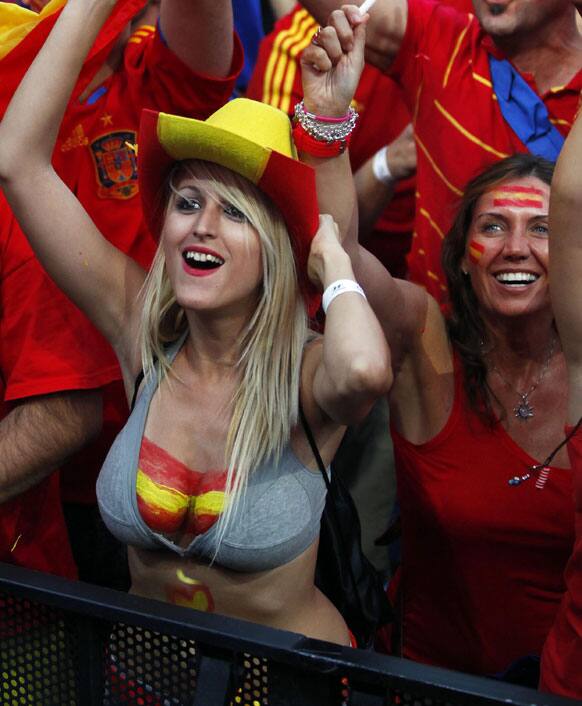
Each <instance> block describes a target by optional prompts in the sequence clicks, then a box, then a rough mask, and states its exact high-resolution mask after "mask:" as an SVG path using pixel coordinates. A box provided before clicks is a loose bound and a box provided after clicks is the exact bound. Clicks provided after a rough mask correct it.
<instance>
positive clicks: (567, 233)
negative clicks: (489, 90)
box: [550, 113, 582, 424]
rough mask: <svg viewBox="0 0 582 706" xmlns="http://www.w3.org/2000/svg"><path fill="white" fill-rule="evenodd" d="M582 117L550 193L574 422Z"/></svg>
mask: <svg viewBox="0 0 582 706" xmlns="http://www.w3.org/2000/svg"><path fill="white" fill-rule="evenodd" d="M581 213H582V116H581V115H580V113H579V114H578V118H577V119H576V122H575V123H574V126H573V127H572V130H571V131H570V134H569V135H568V138H567V139H566V142H565V144H564V147H563V148H562V152H561V153H560V157H559V159H558V163H557V165H556V171H555V173H554V178H553V179H552V189H551V192H550V291H551V296H552V308H553V310H554V314H555V316H556V323H557V325H558V329H559V332H560V340H561V342H562V346H563V349H564V354H565V356H566V362H567V365H568V377H569V395H570V397H569V399H570V402H569V411H568V416H569V421H570V422H571V423H572V424H574V423H576V422H577V421H578V419H579V418H580V416H582V306H580V298H581V297H582V222H581V220H580V214H581Z"/></svg>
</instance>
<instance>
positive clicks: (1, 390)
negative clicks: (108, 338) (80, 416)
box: [0, 193, 119, 578]
mask: <svg viewBox="0 0 582 706" xmlns="http://www.w3.org/2000/svg"><path fill="white" fill-rule="evenodd" d="M0 223H1V224H2V228H1V229H0V248H1V256H0V311H1V316H0V375H1V381H0V395H1V398H0V399H1V402H0V417H4V416H6V414H8V413H9V412H10V410H11V409H12V408H13V406H14V403H15V402H17V401H18V400H23V399H26V398H28V397H33V396H36V395H44V394H50V393H55V392H61V391H63V390H78V389H93V388H99V387H102V386H104V385H107V384H108V383H110V382H111V381H112V380H115V379H116V378H117V377H118V375H119V372H118V368H117V364H116V362H115V361H114V360H113V359H112V358H111V357H107V356H105V357H103V356H101V355H100V353H99V350H100V346H101V345H102V342H101V337H100V336H99V334H97V332H96V331H95V329H94V328H93V327H92V326H91V325H90V324H89V322H88V321H87V318H86V317H85V316H84V315H83V314H82V313H81V312H80V311H79V309H77V307H75V306H73V304H72V303H71V302H70V301H69V300H68V299H67V298H66V297H65V295H64V294H63V293H62V292H61V291H60V290H59V289H58V288H57V287H56V285H55V284H53V282H52V281H51V280H50V279H49V277H48V276H47V275H46V273H45V272H44V270H43V269H42V268H41V266H40V265H39V263H38V261H37V260H36V258H35V257H34V255H33V253H32V250H31V249H30V246H29V245H28V243H27V241H26V239H25V238H24V236H23V235H22V232H21V231H20V228H18V226H17V224H16V221H15V220H14V219H13V218H12V214H11V211H10V209H9V206H8V204H7V203H6V200H5V199H4V197H3V196H2V194H1V193H0ZM0 561H5V562H9V563H13V564H18V565H21V566H26V567H28V568H31V569H38V570H42V571H48V572H50V573H54V574H60V575H62V576H66V577H69V578H75V577H76V568H75V564H74V562H73V559H72V556H71V551H70V547H69V540H68V536H67V530H66V527H65V523H64V519H63V516H62V511H61V502H60V497H59V476H58V473H53V474H52V475H51V476H50V477H49V478H47V479H46V480H44V481H42V482H41V483H39V484H38V485H36V486H35V487H34V488H31V489H30V490H28V491H26V492H25V493H22V494H21V495H19V496H17V497H16V498H14V499H13V500H10V501H8V502H6V503H3V504H2V505H1V506H0Z"/></svg>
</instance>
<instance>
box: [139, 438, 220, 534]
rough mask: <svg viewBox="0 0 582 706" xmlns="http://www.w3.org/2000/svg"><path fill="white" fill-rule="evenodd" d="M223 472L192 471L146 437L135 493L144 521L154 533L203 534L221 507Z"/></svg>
mask: <svg viewBox="0 0 582 706" xmlns="http://www.w3.org/2000/svg"><path fill="white" fill-rule="evenodd" d="M225 481H226V472H225V471H206V472H204V473H200V472H199V471H193V470H192V469H190V468H188V466H186V465H185V464H183V463H182V462H181V461H179V460H178V459H176V458H174V457H173V456H172V455H171V454H169V453H168V452H167V451H165V450H164V449H162V448H160V447H159V446H157V445H156V444H154V443H153V442H151V441H149V439H147V438H146V437H144V438H143V440H142V445H141V451H140V457H139V464H138V471H137V479H136V495H137V504H138V508H139V512H140V514H141V516H142V518H143V520H144V522H145V523H146V524H147V525H148V527H150V528H151V529H152V530H154V531H156V532H164V533H173V532H178V531H183V532H188V533H192V534H194V535H197V534H203V533H204V532H206V531H207V530H208V529H209V528H210V527H212V525H213V524H214V523H215V522H216V520H217V519H218V517H219V516H220V514H221V512H222V510H223V509H224V504H225V496H224V485H225Z"/></svg>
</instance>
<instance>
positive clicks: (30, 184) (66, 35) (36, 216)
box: [0, 0, 145, 351]
mask: <svg viewBox="0 0 582 706" xmlns="http://www.w3.org/2000/svg"><path fill="white" fill-rule="evenodd" d="M114 5H115V0H69V2H68V3H67V4H66V5H65V7H64V9H63V11H62V13H61V15H60V17H59V19H58V20H57V22H56V24H55V26H54V28H53V30H52V32H51V34H50V35H49V37H48V39H47V40H46V42H45V44H44V46H43V47H42V49H41V51H40V52H39V53H38V55H37V57H36V58H35V60H34V62H33V63H32V64H31V66H30V68H29V70H28V72H27V73H26V75H25V77H24V79H23V80H22V82H21V84H20V86H19V87H18V89H17V91H16V93H15V94H14V96H13V98H12V101H11V102H10V105H9V107H8V109H7V111H6V114H5V116H4V119H3V120H2V123H0V186H1V187H2V189H3V191H4V193H5V195H6V197H7V199H8V201H9V203H10V205H11V207H12V209H13V211H14V214H15V215H16V218H17V219H18V221H19V222H20V225H21V227H22V229H23V231H24V232H25V234H26V235H27V237H28V239H29V241H30V243H31V245H32V247H33V249H34V250H35V252H36V254H37V256H38V258H39V260H40V261H41V262H42V264H43V266H44V267H45V269H46V270H47V271H48V273H49V274H50V275H51V277H52V278H53V279H54V280H55V282H56V283H57V284H58V285H59V287H60V288H61V289H62V290H63V291H64V292H65V293H66V294H67V295H68V296H69V297H70V298H71V299H72V300H73V301H74V302H75V303H76V304H77V305H78V306H79V307H80V308H81V309H83V310H84V311H85V313H86V314H87V315H88V316H89V317H90V318H91V319H92V321H93V322H94V323H95V325H96V326H97V327H98V328H99V329H100V330H101V331H102V332H103V333H104V335H105V336H106V337H107V338H108V340H109V341H110V342H111V343H112V344H113V345H114V346H115V347H116V348H117V350H118V351H119V350H120V347H121V348H123V346H124V340H126V339H128V338H129V337H130V336H132V335H133V331H134V327H135V321H136V320H137V317H136V316H135V315H134V310H135V299H136V296H137V293H138V291H139V288H140V286H141V284H142V282H143V279H144V276H145V273H144V272H143V270H142V269H141V268H140V267H139V266H138V265H137V264H135V263H134V262H133V261H132V260H131V259H130V258H128V257H127V256H126V255H124V254H123V253H121V252H120V251H119V250H117V248H115V247H114V246H113V245H111V244H110V243H109V242H108V241H107V240H105V238H103V237H102V235H101V234H100V233H99V231H98V230H97V228H96V227H95V225H94V224H93V222H92V221H91V219H90V218H89V216H88V215H87V213H86V212H85V210H84V208H83V207H82V205H81V204H80V203H79V201H78V200H77V198H76V197H75V195H74V194H73V193H72V192H71V191H70V190H69V189H68V187H67V186H66V185H65V184H64V183H63V182H62V180H61V179H60V177H59V176H58V175H57V174H56V172H55V171H54V169H53V167H52V165H51V155H52V152H53V149H54V145H55V141H56V137H57V134H58V130H59V126H60V122H61V119H62V117H63V114H64V111H65V108H66V106H67V103H68V100H69V96H70V94H71V92H72V90H73V87H74V85H75V82H76V79H77V76H78V73H79V71H80V69H81V66H82V64H83V61H84V58H85V56H86V54H87V53H88V51H89V49H90V47H91V45H92V43H93V41H94V39H95V37H96V36H97V33H98V32H99V29H100V28H101V26H102V24H103V22H104V21H105V19H106V18H107V16H108V15H109V13H110V12H111V10H112V9H113V7H114ZM120 227H123V224H120Z"/></svg>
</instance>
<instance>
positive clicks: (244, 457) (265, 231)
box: [140, 160, 308, 546]
mask: <svg viewBox="0 0 582 706" xmlns="http://www.w3.org/2000/svg"><path fill="white" fill-rule="evenodd" d="M184 171H186V172H187V173H188V174H189V175H190V176H192V178H194V179H205V180H207V179H208V180H210V181H211V182H212V190H213V191H214V192H215V194H216V196H217V197H218V198H220V199H222V200H225V201H228V202H229V203H232V204H233V205H234V206H235V207H236V208H238V209H239V210H240V211H242V213H244V215H245V216H246V218H247V219H248V221H249V223H250V224H251V225H252V226H253V227H254V228H255V229H256V230H257V232H258V235H259V240H260V243H261V258H262V266H263V281H262V286H261V290H260V293H259V299H258V302H257V306H256V309H255V311H254V313H253V315H252V316H251V318H250V320H249V322H248V324H247V326H246V327H245V330H244V332H243V336H242V340H241V346H240V355H239V358H238V362H237V368H238V369H239V371H240V378H241V379H240V384H239V385H238V388H237V390H236V392H235V394H234V397H233V400H232V410H233V411H232V418H231V422H230V427H229V431H228V436H227V443H226V449H225V465H226V467H227V479H226V489H225V492H226V503H225V510H224V512H223V513H222V515H221V516H220V519H219V522H218V538H219V539H218V546H219V545H220V541H221V540H222V538H223V536H224V533H225V532H226V529H227V527H228V525H229V523H230V520H231V518H232V517H233V515H234V512H235V510H236V508H237V506H238V504H239V502H240V501H241V499H242V497H243V496H244V491H245V490H246V487H247V484H248V479H249V475H250V473H251V472H252V470H253V468H255V467H257V466H258V465H260V464H261V463H262V462H263V461H265V460H267V459H268V458H270V457H272V458H273V459H274V460H275V461H277V460H278V459H279V458H280V456H281V453H282V451H283V449H284V448H285V446H286V445H287V443H288V442H289V438H290V434H291V429H292V428H293V427H294V426H295V424H296V423H297V417H298V403H299V387H300V374H301V360H302V354H303V348H304V345H305V341H306V338H307V334H308V328H307V316H306V313H305V306H304V303H303V299H302V296H301V293H300V290H299V285H298V281H297V273H296V268H295V261H294V257H293V250H292V247H291V241H290V238H289V234H288V231H287V227H286V225H285V222H284V221H283V218H282V217H281V214H280V213H279V211H278V209H277V208H276V207H275V206H274V205H273V203H272V202H271V201H270V199H268V197H267V196H266V195H265V194H263V193H262V192H261V191H260V190H259V189H258V188H257V187H256V186H254V184H252V183H251V182H249V181H248V180H247V179H245V178H244V177H242V176H240V175H239V174H237V173H235V172H232V171H231V170H229V169H226V168H225V167H221V166H219V165H216V164H214V163H210V162H202V161H199V160H192V161H187V162H179V163H177V164H176V166H175V167H174V169H173V171H172V173H171V175H170V178H169V179H168V182H167V184H168V188H167V199H166V202H169V199H170V198H171V194H172V192H173V191H174V186H173V183H174V181H175V179H176V178H177V177H178V176H179V175H181V174H182V173H184ZM142 296H143V312H142V322H141V332H140V337H141V340H140V344H141V355H142V365H143V370H144V373H145V375H146V377H147V376H150V375H157V376H158V381H161V379H162V378H163V377H164V376H165V375H167V374H168V373H169V372H170V365H169V363H168V360H167V358H166V355H165V352H164V347H165V345H167V344H169V343H172V342H175V341H177V340H178V339H179V338H180V337H181V336H182V335H183V334H184V333H185V332H186V331H187V328H188V325H187V320H186V316H185V314H184V310H183V309H182V307H181V306H180V305H179V304H178V303H177V301H176V297H175V295H174V292H173V290H172V287H171V284H170V281H169V278H168V275H167V272H166V266H165V258H164V252H163V249H162V247H161V246H158V250H157V252H156V255H155V258H154V261H153V264H152V267H151V269H150V272H149V274H148V276H147V279H146V282H145V283H144V289H143V292H142ZM156 360H157V361H158V365H157V366H156V364H155V363H156ZM156 367H157V370H156Z"/></svg>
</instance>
